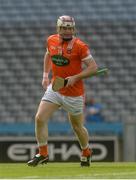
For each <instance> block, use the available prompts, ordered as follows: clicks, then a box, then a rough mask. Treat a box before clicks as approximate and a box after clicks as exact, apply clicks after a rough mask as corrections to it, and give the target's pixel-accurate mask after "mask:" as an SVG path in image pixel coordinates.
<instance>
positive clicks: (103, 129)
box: [0, 122, 123, 135]
mask: <svg viewBox="0 0 136 180" xmlns="http://www.w3.org/2000/svg"><path fill="white" fill-rule="evenodd" d="M48 125H49V126H48V127H49V134H50V135H61V134H64V135H70V134H73V130H72V128H71V125H70V124H69V123H68V122H63V123H62V122H49V124H48ZM85 126H86V127H87V129H88V131H89V133H91V134H114V135H122V133H123V124H122V123H121V122H115V123H114V122H112V123H111V122H109V123H108V122H100V123H86V124H85ZM34 131H35V127H34V123H0V135H16V134H17V135H34V133H35V132H34Z"/></svg>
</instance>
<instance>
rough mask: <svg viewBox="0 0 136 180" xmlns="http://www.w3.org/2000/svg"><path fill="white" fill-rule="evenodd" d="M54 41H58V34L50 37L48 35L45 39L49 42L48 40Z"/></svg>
mask: <svg viewBox="0 0 136 180" xmlns="http://www.w3.org/2000/svg"><path fill="white" fill-rule="evenodd" d="M56 39H58V34H52V35H50V36H49V37H48V38H47V40H48V41H50V40H56Z"/></svg>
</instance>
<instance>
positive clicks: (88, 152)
mask: <svg viewBox="0 0 136 180" xmlns="http://www.w3.org/2000/svg"><path fill="white" fill-rule="evenodd" d="M91 152H92V151H91V150H90V148H89V147H87V148H86V149H83V150H82V156H89V155H90V154H91Z"/></svg>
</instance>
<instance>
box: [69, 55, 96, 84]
mask: <svg viewBox="0 0 136 180" xmlns="http://www.w3.org/2000/svg"><path fill="white" fill-rule="evenodd" d="M83 63H84V64H85V66H86V67H85V68H84V70H83V71H82V72H81V73H79V74H76V75H74V76H70V77H68V83H67V86H69V85H71V86H72V85H73V84H74V83H75V82H77V81H79V80H81V79H85V78H88V77H90V75H91V74H93V73H95V72H96V71H97V69H98V66H97V64H96V62H95V60H94V59H93V57H92V56H91V55H89V56H87V57H86V58H84V59H83Z"/></svg>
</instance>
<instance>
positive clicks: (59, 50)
mask: <svg viewBox="0 0 136 180" xmlns="http://www.w3.org/2000/svg"><path fill="white" fill-rule="evenodd" d="M57 33H58V34H55V35H51V36H49V37H48V39H47V51H46V53H45V56H44V71H43V80H42V86H43V87H44V89H45V90H46V91H45V94H44V96H43V98H42V100H41V102H40V105H39V108H38V111H37V114H36V117H35V133H36V138H37V143H38V147H39V153H38V154H37V155H35V157H34V158H33V159H32V160H30V161H29V162H28V165H29V166H37V165H38V164H43V163H47V162H48V119H49V118H50V116H51V115H52V114H53V112H54V111H56V110H58V109H59V108H60V107H61V108H64V109H65V110H66V111H67V112H68V116H69V120H70V122H71V124H72V128H73V130H74V132H75V134H76V136H77V138H78V140H79V143H80V146H81V149H82V151H81V159H80V162H81V166H90V160H91V156H92V150H91V149H90V147H89V136H88V132H87V129H86V128H85V127H84V125H83V124H84V115H83V109H84V86H83V81H82V79H84V78H87V77H89V76H90V74H92V73H95V72H96V71H97V64H96V62H95V60H94V59H93V57H92V55H91V53H90V50H89V47H88V46H87V45H86V44H85V43H84V42H82V41H81V40H80V39H79V38H77V37H76V36H75V21H74V18H73V17H70V16H66V15H64V16H61V17H59V18H58V20H57ZM82 64H85V68H84V69H82ZM50 71H52V81H53V80H54V79H55V77H56V76H59V77H62V78H66V79H68V83H67V85H66V86H65V87H63V88H61V89H60V90H59V91H57V92H55V91H53V90H52V81H51V83H49V82H50V80H49V77H48V75H49V73H50Z"/></svg>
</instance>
